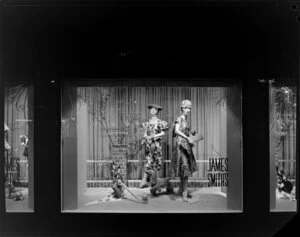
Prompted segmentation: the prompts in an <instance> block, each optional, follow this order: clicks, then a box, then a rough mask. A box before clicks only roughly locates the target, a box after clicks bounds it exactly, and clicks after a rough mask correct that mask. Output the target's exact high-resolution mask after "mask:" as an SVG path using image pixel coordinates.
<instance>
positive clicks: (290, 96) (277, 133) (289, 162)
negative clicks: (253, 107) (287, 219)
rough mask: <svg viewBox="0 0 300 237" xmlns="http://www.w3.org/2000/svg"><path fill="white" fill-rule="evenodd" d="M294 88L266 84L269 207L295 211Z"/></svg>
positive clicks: (295, 105)
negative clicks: (268, 90)
mask: <svg viewBox="0 0 300 237" xmlns="http://www.w3.org/2000/svg"><path fill="white" fill-rule="evenodd" d="M296 109H297V93H296V87H291V86H270V154H271V160H270V164H271V166H270V167H271V176H270V178H271V189H270V191H271V200H270V202H271V206H270V208H271V210H272V211H296V208H297V207H296V204H297V203H296V199H295V194H296V190H295V188H296V113H297V112H296Z"/></svg>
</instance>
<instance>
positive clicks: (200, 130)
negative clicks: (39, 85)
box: [61, 83, 242, 212]
mask: <svg viewBox="0 0 300 237" xmlns="http://www.w3.org/2000/svg"><path fill="white" fill-rule="evenodd" d="M124 84H125V83H123V84H122V85H123V86H99V87H96V86H95V87H81V86H77V87H76V86H71V85H69V84H65V85H64V86H63V90H62V123H61V124H62V210H63V211H76V212H166V211H167V212H226V211H241V210H242V170H241V164H242V155H241V154H242V147H241V144H242V142H241V141H242V139H241V137H242V131H241V124H242V123H241V121H242V117H241V90H240V87H239V86H237V85H233V86H226V87H199V86H198V87H196V86H190V87H181V86H176V85H175V86H156V87H155V86H151V87H149V86H132V85H131V86H126V84H125V85H124ZM171 85H172V84H171Z"/></svg>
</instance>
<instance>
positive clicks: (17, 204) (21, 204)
mask: <svg viewBox="0 0 300 237" xmlns="http://www.w3.org/2000/svg"><path fill="white" fill-rule="evenodd" d="M16 192H22V195H23V197H24V200H19V201H14V200H13V199H9V198H6V199H5V202H6V203H5V204H6V211H7V212H33V210H32V209H29V208H28V188H16Z"/></svg>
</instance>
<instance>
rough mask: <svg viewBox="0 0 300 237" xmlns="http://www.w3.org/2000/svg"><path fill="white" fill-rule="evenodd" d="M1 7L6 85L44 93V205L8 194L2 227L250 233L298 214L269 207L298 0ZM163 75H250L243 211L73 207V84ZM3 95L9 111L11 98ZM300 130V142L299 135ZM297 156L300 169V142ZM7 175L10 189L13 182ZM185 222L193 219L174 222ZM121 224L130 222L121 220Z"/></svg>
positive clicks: (295, 55) (40, 172)
mask: <svg viewBox="0 0 300 237" xmlns="http://www.w3.org/2000/svg"><path fill="white" fill-rule="evenodd" d="M25 2H26V4H25ZM70 2H73V5H71V4H70ZM0 4H1V56H0V57H1V68H0V69H1V90H2V91H1V92H3V85H13V84H16V83H19V82H21V83H24V82H26V83H33V85H34V91H35V93H34V101H35V102H34V103H35V105H34V106H35V107H34V108H35V110H34V111H35V112H34V118H35V123H34V126H35V129H34V131H35V134H34V137H35V148H34V149H35V161H34V169H35V172H34V178H35V192H34V195H35V196H34V200H35V205H34V206H35V212H34V213H32V214H30V213H29V214H28V213H27V214H26V213H5V211H4V206H5V205H4V194H3V192H2V193H1V202H0V204H1V205H0V208H1V210H0V212H1V218H0V219H1V225H0V228H1V232H5V233H9V232H22V233H23V234H26V233H29V234H30V233H31V234H33V233H38V234H39V235H42V234H49V233H55V234H60V235H61V234H71V235H75V234H78V235H79V233H83V232H85V233H86V232H91V233H95V232H99V233H110V234H112V233H114V234H116V233H118V234H121V233H124V232H128V233H138V234H140V235H145V229H143V228H138V227H137V226H145V223H149V222H151V221H153V218H155V220H157V221H159V222H160V223H167V222H169V223H171V224H165V225H164V224H159V227H157V228H153V229H147V231H146V232H147V233H149V234H162V233H170V232H174V233H177V234H180V233H181V232H184V233H187V232H202V233H215V234H216V235H217V234H220V233H222V232H225V233H226V232H234V233H242V232H243V235H247V234H249V236H250V235H253V233H255V236H269V235H271V234H272V233H274V232H276V231H277V230H278V229H279V228H280V227H281V226H282V225H283V223H285V222H286V221H287V220H288V219H289V218H291V217H292V216H293V215H294V214H293V213H270V212H269V200H270V198H269V136H268V134H269V114H268V111H269V110H268V81H267V80H268V79H272V78H275V80H279V79H289V80H294V81H296V83H299V82H298V79H299V50H300V49H299V40H300V39H299V21H297V20H296V18H297V17H298V16H299V15H300V12H298V11H297V9H298V8H300V6H299V5H298V6H297V5H296V6H297V8H296V10H293V5H295V4H292V3H288V2H286V1H277V3H275V2H272V1H269V2H244V3H239V2H231V3H228V2H226V1H214V2H205V1H185V2H184V3H183V2H180V1H174V2H173V3H172V4H170V3H168V2H162V1H160V2H158V1H152V2H147V3H146V2H137V1H132V2H131V3H130V4H128V3H127V4H126V3H125V2H124V1H98V2H97V3H96V1H87V2H85V3H84V4H82V3H81V2H80V1H66V0H65V1H55V3H54V2H52V3H51V1H33V0H32V1H21V0H20V1H1V2H0ZM153 77H154V78H172V79H174V78H175V79H174V80H178V81H180V80H181V81H182V78H183V79H184V80H186V79H188V78H199V80H202V79H205V80H206V81H208V82H209V81H215V80H216V79H218V81H220V78H221V80H224V82H226V80H241V81H242V96H243V104H242V117H243V205H244V208H243V213H237V214H225V213H224V214H184V218H183V217H182V216H181V215H169V214H159V215H155V214H146V215H145V214H122V215H121V214H87V213H85V214H66V213H64V214H63V213H61V212H60V209H61V201H60V199H61V197H60V195H61V189H60V185H61V184H60V178H61V177H60V172H59V171H60V168H61V165H60V119H61V117H60V111H61V110H60V109H61V104H60V103H61V97H60V93H61V84H62V81H63V80H65V79H68V80H73V81H74V82H76V79H80V80H83V78H86V80H89V79H95V78H99V80H100V79H101V78H112V80H113V79H114V78H153ZM262 79H265V80H266V81H264V80H262ZM53 81H54V82H53ZM298 91H299V87H298ZM2 94H3V93H1V95H2ZM298 101H299V100H298ZM0 102H1V107H0V108H1V113H2V114H1V116H0V117H1V119H3V112H2V111H3V97H2V96H1V100H0ZM299 102H300V101H299ZM299 104H300V103H299ZM298 115H299V106H298ZM1 121H2V120H1ZM298 124H299V116H298ZM298 131H299V126H298ZM1 134H2V132H1ZM1 134H0V135H1ZM2 137H3V134H2V136H1V139H2ZM297 139H298V140H297V141H298V144H299V132H298V137H297ZM1 141H2V140H1ZM254 147H255V149H254ZM2 149H3V148H2V147H1V150H0V152H2V154H3V150H2ZM257 151H259V152H257ZM254 158H255V159H256V160H258V159H259V160H260V161H261V162H260V166H255V167H253V159H254ZM297 159H298V160H297V165H298V167H299V150H298V151H297ZM2 164H3V162H2V160H1V167H2ZM45 164H47V168H45ZM254 168H255V172H256V174H258V175H256V176H253V169H254ZM298 173H299V172H298ZM0 175H3V169H2V168H1V169H0ZM0 183H1V184H0V190H4V186H3V184H2V182H0ZM253 183H259V184H260V185H259V186H255V185H253ZM45 184H47V185H45ZM258 193H259V198H258V197H257V194H258ZM179 220H180V221H181V222H183V223H184V224H185V225H186V226H189V227H188V228H187V227H185V228H177V229H172V230H170V228H171V227H170V226H173V225H174V224H172V223H178V221H179ZM116 223H118V225H117V226H118V228H114V227H115V225H116ZM199 223H201V226H199Z"/></svg>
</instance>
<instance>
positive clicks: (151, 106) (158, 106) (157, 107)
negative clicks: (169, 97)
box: [147, 104, 163, 111]
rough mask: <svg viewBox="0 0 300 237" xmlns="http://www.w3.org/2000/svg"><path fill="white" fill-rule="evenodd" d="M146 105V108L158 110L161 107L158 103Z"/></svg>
mask: <svg viewBox="0 0 300 237" xmlns="http://www.w3.org/2000/svg"><path fill="white" fill-rule="evenodd" d="M147 107H148V109H151V108H156V109H157V110H158V111H159V110H162V109H163V108H162V107H161V106H160V105H158V104H150V105H148V106H147Z"/></svg>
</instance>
